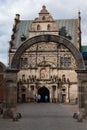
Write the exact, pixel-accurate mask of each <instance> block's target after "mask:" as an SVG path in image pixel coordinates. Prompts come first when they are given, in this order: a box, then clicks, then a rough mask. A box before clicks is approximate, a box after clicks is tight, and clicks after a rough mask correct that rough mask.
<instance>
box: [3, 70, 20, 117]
mask: <svg viewBox="0 0 87 130" xmlns="http://www.w3.org/2000/svg"><path fill="white" fill-rule="evenodd" d="M17 73H18V70H16V69H7V70H6V71H5V76H4V78H5V91H4V103H3V118H12V117H13V114H14V112H15V110H16V106H17Z"/></svg>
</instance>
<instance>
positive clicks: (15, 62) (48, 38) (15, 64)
mask: <svg viewBox="0 0 87 130" xmlns="http://www.w3.org/2000/svg"><path fill="white" fill-rule="evenodd" d="M41 42H55V43H58V44H62V45H64V46H65V47H66V48H68V49H69V50H70V51H71V53H72V55H73V56H74V58H75V59H76V63H77V68H78V69H84V62H83V58H82V56H81V54H80V52H79V50H78V49H77V48H76V47H75V46H74V44H72V43H71V42H70V41H69V40H67V39H66V38H64V37H61V36H57V35H50V34H44V35H38V36H35V37H32V38H30V39H28V40H26V41H25V42H24V43H23V44H21V46H20V47H19V48H18V49H17V51H16V53H15V54H14V56H13V59H12V63H11V68H17V69H19V62H20V60H19V59H20V57H21V55H22V54H23V53H24V51H25V50H27V48H29V47H31V46H32V45H33V44H36V43H41Z"/></svg>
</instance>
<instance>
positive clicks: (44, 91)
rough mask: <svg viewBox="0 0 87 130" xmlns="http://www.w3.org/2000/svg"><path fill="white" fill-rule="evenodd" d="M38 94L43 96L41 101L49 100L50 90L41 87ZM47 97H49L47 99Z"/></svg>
mask: <svg viewBox="0 0 87 130" xmlns="http://www.w3.org/2000/svg"><path fill="white" fill-rule="evenodd" d="M38 95H40V96H41V99H40V102H49V101H50V99H49V90H48V89H47V88H46V87H41V88H39V90H38ZM46 97H47V99H46Z"/></svg>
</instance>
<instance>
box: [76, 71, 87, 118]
mask: <svg viewBox="0 0 87 130" xmlns="http://www.w3.org/2000/svg"><path fill="white" fill-rule="evenodd" d="M76 72H77V78H78V108H79V111H80V112H82V113H83V114H85V116H87V70H76Z"/></svg>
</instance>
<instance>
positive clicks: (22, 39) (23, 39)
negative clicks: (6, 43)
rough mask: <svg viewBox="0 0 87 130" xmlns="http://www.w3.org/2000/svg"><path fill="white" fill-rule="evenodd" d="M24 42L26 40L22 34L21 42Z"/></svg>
mask: <svg viewBox="0 0 87 130" xmlns="http://www.w3.org/2000/svg"><path fill="white" fill-rule="evenodd" d="M25 40H26V37H25V35H24V34H22V36H21V41H22V42H24V41H25Z"/></svg>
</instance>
